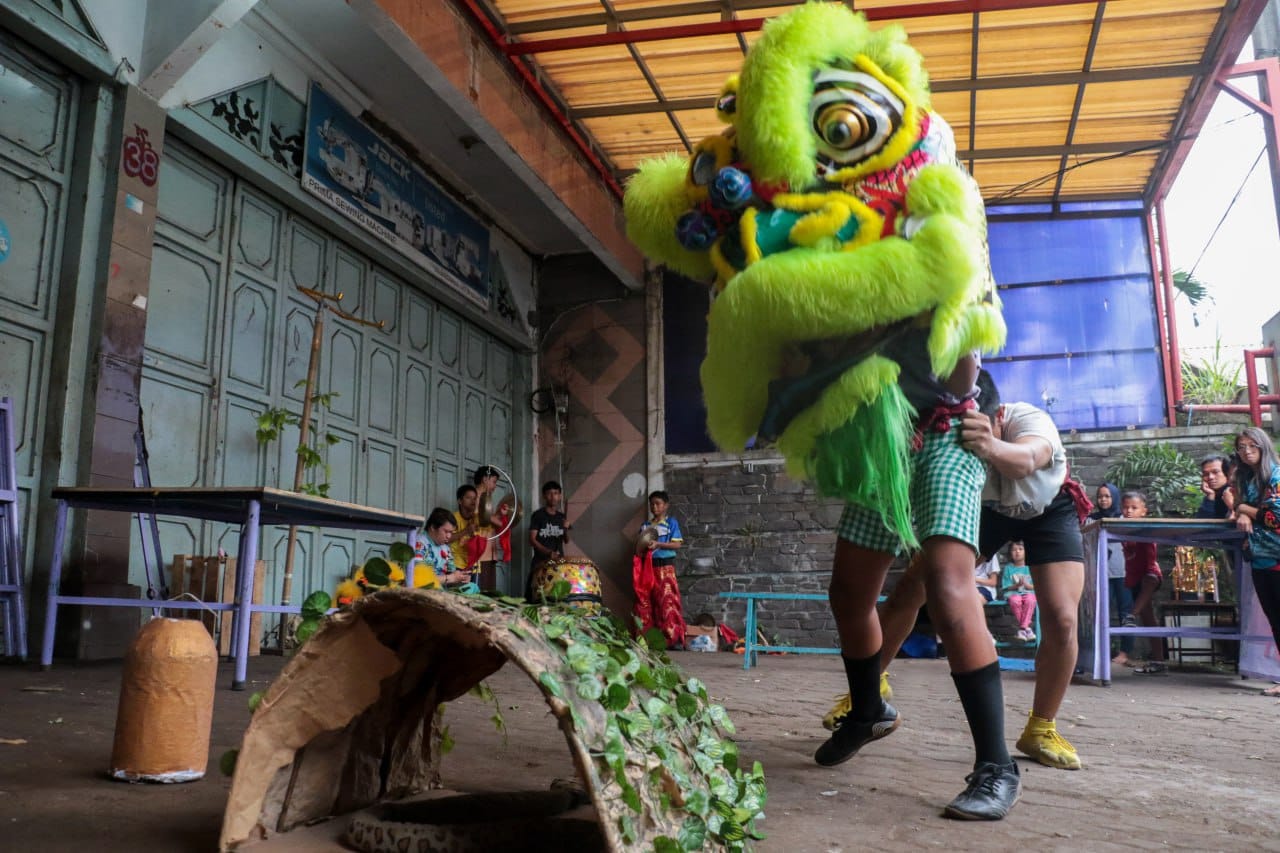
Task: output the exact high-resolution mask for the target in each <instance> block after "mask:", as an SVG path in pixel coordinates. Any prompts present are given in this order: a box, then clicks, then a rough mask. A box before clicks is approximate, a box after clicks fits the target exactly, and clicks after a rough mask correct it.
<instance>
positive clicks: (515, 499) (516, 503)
mask: <svg viewBox="0 0 1280 853" xmlns="http://www.w3.org/2000/svg"><path fill="white" fill-rule="evenodd" d="M489 467H490V468H492V469H493V470H495V471H497V472H498V476H499V478H501V477H506V478H507V485H508V486H510V487H511V517H510V518H509V519H507V526H506V527H504V528H502V529H501V530H499V531H498V532H497V533H495V534H493V535H492V536H486V537H485V539H486V540H487V541H489V542H492V541H493V540H494V539H497V538H499V537H500V536H503V535H505V534H506V532H507V531H508V530H510V529H511V526H512V525H513V524H515V523H516V513H518V512H519V511H520V496H519V495H518V494H516V484H515V481H513V480H512V479H511V475H510V474H508V473H507V472H506V471H503V470H502V469H501V468H499V467H498V466H497V465H490V466H489Z"/></svg>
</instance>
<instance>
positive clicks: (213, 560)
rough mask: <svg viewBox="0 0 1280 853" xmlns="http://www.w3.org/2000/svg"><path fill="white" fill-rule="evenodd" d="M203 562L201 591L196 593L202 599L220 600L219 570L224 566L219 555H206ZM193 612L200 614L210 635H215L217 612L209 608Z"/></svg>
mask: <svg viewBox="0 0 1280 853" xmlns="http://www.w3.org/2000/svg"><path fill="white" fill-rule="evenodd" d="M203 563H204V570H203V574H204V577H203V579H202V580H203V583H201V584H200V587H199V590H200V591H199V592H198V593H196V594H197V595H199V596H200V600H201V601H211V602H216V601H217V600H218V572H219V570H220V569H221V567H222V566H221V562H220V561H219V560H218V558H217V557H205V558H204V560H203ZM192 612H193V613H198V614H199V618H200V621H201V622H202V623H204V627H205V630H207V631H208V632H209V636H210V637H212V636H213V635H214V630H215V629H216V628H217V621H218V620H217V614H216V613H211V612H209V611H208V610H196V611H192Z"/></svg>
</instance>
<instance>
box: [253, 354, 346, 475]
mask: <svg viewBox="0 0 1280 853" xmlns="http://www.w3.org/2000/svg"><path fill="white" fill-rule="evenodd" d="M306 384H307V380H305V379H299V380H298V381H297V382H296V383H294V387H295V388H302V387H305V386H306ZM337 396H339V395H338V392H336V391H330V392H328V393H325V394H316V395H315V396H314V397H312V398H311V399H312V403H313V406H314V407H313V408H312V410H311V411H312V415H311V423H310V424H308V425H307V433H308V441H307V443H306V444H299V445H298V448H297V450H296V451H295V452H296V453H297V455H298V458H299V459H301V460H302V467H303V471H304V472H305V474H304V476H305V477H306V481H305V482H303V484H302V485H301V486H299V487H298V488H297V491H299V492H302V493H303V494H307V495H315V496H316V497H321V498H327V497H329V483H328V480H329V465H328V463H326V462H325V461H324V454H323V453H321V449H322V448H323V447H328V446H331V445H334V444H337V443H338V442H339V441H341V439H339V438H338V437H337V436H336V435H334V434H333V433H331V432H323V433H322V432H321V431H320V430H318V429H316V423H315V420H316V414H317V413H318V412H319V411H320V410H321V409H328V408H329V407H330V406H331V405H332V403H333V400H334V398H335V397H337ZM301 426H302V416H301V415H299V414H297V413H295V412H293V411H291V410H289V409H287V408H280V407H277V408H273V409H267V410H266V411H264V412H262V413H261V414H259V415H258V420H257V429H256V430H255V434H256V436H257V439H258V444H260V445H267V444H270V443H271V442H273V441H275V440H276V439H278V438H279V437H280V435H281V434H282V433H283V432H284V430H285V427H295V428H300V427H301ZM319 472H323V474H324V477H323V481H321V482H316V479H317V478H316V476H315V475H316V473H319Z"/></svg>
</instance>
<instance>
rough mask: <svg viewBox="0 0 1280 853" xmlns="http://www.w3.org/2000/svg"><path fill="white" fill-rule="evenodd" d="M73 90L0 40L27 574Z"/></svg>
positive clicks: (5, 376) (2, 321) (2, 344)
mask: <svg viewBox="0 0 1280 853" xmlns="http://www.w3.org/2000/svg"><path fill="white" fill-rule="evenodd" d="M77 96H78V88H77V85H76V83H75V81H74V80H73V79H72V78H70V77H68V76H66V75H64V74H62V73H61V72H59V71H58V70H57V69H55V68H54V67H52V66H49V65H46V64H44V63H42V62H37V61H36V60H34V59H32V58H30V57H27V56H25V55H23V54H19V53H17V52H16V51H14V50H12V49H10V48H9V47H7V46H6V45H5V44H4V43H0V225H3V228H2V229H0V239H2V240H3V241H4V245H3V246H0V396H6V397H12V398H13V405H14V412H13V414H14V425H13V426H14V435H15V438H16V440H17V445H18V446H17V468H18V470H17V484H18V490H19V492H20V502H21V511H22V515H21V517H22V518H23V519H25V522H26V526H25V529H24V530H23V531H22V544H23V547H24V549H25V551H26V555H24V560H23V562H24V570H25V571H24V576H25V577H26V578H27V579H28V580H29V579H30V578H31V565H30V554H31V548H32V543H33V542H34V540H35V535H34V533H35V512H33V511H32V507H33V502H32V500H31V497H32V495H36V494H40V493H41V492H42V491H43V490H44V488H45V487H44V486H42V485H41V483H40V460H41V455H42V452H43V450H42V447H43V441H42V438H43V435H44V432H45V416H46V414H47V413H48V409H49V406H50V396H51V392H53V389H52V388H51V387H50V385H51V383H50V380H49V377H50V365H51V362H52V360H53V357H54V346H55V341H54V334H55V329H56V321H57V317H56V314H55V311H56V306H57V304H58V281H59V278H60V259H61V255H62V240H63V231H64V227H65V222H66V216H67V210H66V206H67V202H66V195H67V183H68V178H69V175H68V173H69V172H70V168H71V163H70V155H71V145H70V141H71V140H72V139H73V138H74V136H75V133H76V125H75V115H74V109H73V107H74V104H75V102H76V99H77ZM61 394H62V389H58V391H57V392H56V393H55V394H53V395H52V396H53V397H54V398H55V399H60V397H61ZM27 601H28V602H30V601H31V598H30V596H28V597H27Z"/></svg>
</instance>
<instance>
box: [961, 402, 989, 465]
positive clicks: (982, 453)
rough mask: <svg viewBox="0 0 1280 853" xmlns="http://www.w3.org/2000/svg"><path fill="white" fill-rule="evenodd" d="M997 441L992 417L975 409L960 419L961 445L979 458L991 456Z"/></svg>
mask: <svg viewBox="0 0 1280 853" xmlns="http://www.w3.org/2000/svg"><path fill="white" fill-rule="evenodd" d="M995 441H996V436H995V433H994V432H993V431H992V428H991V418H989V417H987V416H986V415H984V414H982V412H979V411H977V410H975V409H970V410H969V411H967V412H965V413H964V415H963V417H961V419H960V445H961V446H962V447H964V449H965V450H967V451H969V452H970V453H972V454H973V455H974V456H976V457H978V458H979V459H987V458H989V457H990V456H991V448H992V445H993V444H994V443H995Z"/></svg>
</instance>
